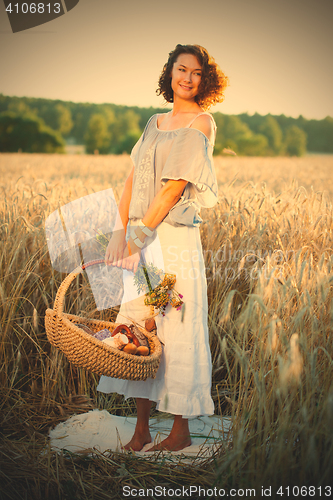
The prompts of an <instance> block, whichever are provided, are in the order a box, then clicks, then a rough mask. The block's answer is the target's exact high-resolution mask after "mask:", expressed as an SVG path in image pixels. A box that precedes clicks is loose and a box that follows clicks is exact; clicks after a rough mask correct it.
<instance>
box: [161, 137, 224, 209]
mask: <svg viewBox="0 0 333 500" xmlns="http://www.w3.org/2000/svg"><path fill="white" fill-rule="evenodd" d="M169 179H173V180H179V179H184V180H186V181H188V182H189V183H190V185H187V186H186V188H185V189H186V190H187V191H188V192H189V191H191V192H192V197H193V194H194V195H195V198H196V201H197V202H198V203H199V204H200V206H201V207H213V206H214V205H215V204H216V203H217V198H218V187H217V181H216V175H215V169H214V162H213V146H212V145H211V144H210V143H209V141H208V139H207V137H206V136H205V134H203V133H202V132H200V130H197V129H191V128H184V129H182V130H181V131H180V132H179V133H178V135H177V137H176V139H175V141H174V143H173V145H172V147H171V150H170V153H169V155H168V158H167V160H166V162H165V164H164V167H163V170H162V174H161V182H162V184H165V183H166V181H167V180H169ZM184 201H185V200H184V198H183V199H182V200H180V201H179V202H178V203H179V204H181V203H180V202H183V203H184ZM176 205H177V204H176Z"/></svg>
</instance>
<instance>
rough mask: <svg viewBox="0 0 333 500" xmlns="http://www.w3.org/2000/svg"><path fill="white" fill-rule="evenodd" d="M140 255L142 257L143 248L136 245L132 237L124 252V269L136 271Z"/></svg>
mask: <svg viewBox="0 0 333 500" xmlns="http://www.w3.org/2000/svg"><path fill="white" fill-rule="evenodd" d="M140 257H141V248H139V247H138V246H136V244H135V243H134V241H133V238H132V237H130V239H129V240H128V242H127V246H126V248H125V250H124V253H123V260H122V264H121V267H122V268H123V269H127V270H128V271H133V273H136V271H137V269H138V265H139V262H140Z"/></svg>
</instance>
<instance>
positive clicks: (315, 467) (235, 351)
mask: <svg viewBox="0 0 333 500" xmlns="http://www.w3.org/2000/svg"><path fill="white" fill-rule="evenodd" d="M332 163H333V160H332V157H329V156H320V157H319V156H313V157H310V156H309V157H305V158H303V159H299V158H295V159H294V158H290V159H284V158H272V159H266V158H237V157H236V158H217V159H216V169H217V176H218V179H219V182H220V190H221V197H220V203H219V204H218V205H217V206H216V207H215V208H214V209H211V210H209V211H205V212H204V220H205V223H204V224H203V225H202V242H203V248H204V252H205V259H206V267H207V278H208V291H209V311H210V316H209V323H210V335H211V348H212V355H213V396H214V400H215V403H216V411H217V412H219V411H221V412H223V413H224V414H229V415H231V416H232V419H233V422H234V429H233V441H232V444H231V445H230V446H226V445H224V444H223V443H222V442H221V447H220V449H219V450H218V452H217V453H216V456H215V457H214V460H210V461H207V462H206V463H205V464H204V465H203V466H201V469H200V470H197V469H196V470H195V471H193V469H191V468H186V467H179V466H177V464H173V463H170V462H168V461H167V460H166V459H165V460H164V461H163V462H162V463H161V462H156V461H154V460H152V461H150V462H149V463H147V461H146V460H143V459H138V458H135V457H132V456H130V455H120V454H115V453H112V454H103V455H102V454H98V453H96V454H95V455H94V456H93V457H78V456H76V455H70V454H68V455H66V456H58V455H57V454H55V453H54V452H52V451H51V450H47V453H45V454H41V451H42V450H43V449H44V448H45V445H46V443H47V432H48V429H49V428H50V426H54V425H55V424H56V423H58V422H60V421H62V420H65V419H66V418H68V417H69V416H70V415H72V414H73V413H74V412H77V413H78V412H85V411H87V410H89V409H91V408H96V407H97V408H106V409H108V410H109V411H110V412H111V413H113V414H117V415H130V414H133V413H134V411H135V409H134V406H133V404H132V402H131V401H130V400H129V401H128V402H126V403H124V402H123V401H122V398H121V397H120V396H117V395H114V396H112V397H111V398H106V397H105V396H104V395H101V394H98V393H97V392H96V382H97V380H96V377H95V376H94V375H93V374H88V373H87V372H85V371H84V370H80V369H76V368H74V367H72V366H70V365H69V364H68V363H67V361H66V360H65V359H64V358H63V356H62V355H61V354H60V353H58V352H56V351H55V350H53V349H51V348H50V345H49V344H48V342H47V340H46V336H45V332H44V326H43V318H44V312H45V309H46V307H50V306H51V305H52V303H53V300H54V297H55V294H56V291H57V288H58V286H59V284H60V282H61V280H62V279H63V276H62V275H61V274H59V273H57V272H55V271H53V270H52V268H51V265H50V261H49V258H48V254H47V248H46V242H45V235H44V221H45V218H46V217H47V215H49V213H51V212H52V211H53V210H55V209H56V208H57V207H58V205H59V204H61V205H62V204H64V203H67V202H68V201H71V200H73V199H75V198H78V197H80V196H84V195H85V194H87V193H91V192H93V191H99V190H101V189H105V188H107V187H113V188H115V191H116V192H117V193H120V192H121V188H122V183H123V181H124V178H125V175H126V171H127V170H128V169H129V167H130V161H129V157H128V156H122V157H113V156H108V157H98V156H97V157H96V156H85V155H78V156H75V155H73V156H61V155H59V156H58V155H53V156H52V155H26V154H21V155H19V154H17V155H11V154H2V155H0V174H1V184H2V188H3V193H2V196H1V202H0V231H1V256H0V259H1V265H0V276H1V278H0V328H1V345H0V367H1V370H0V383H1V399H0V408H1V417H0V426H1V429H0V431H1V450H0V454H1V459H0V460H1V467H0V478H1V481H0V493H1V495H2V497H1V498H4V499H5V498H6V499H7V498H8V499H17V498H22V499H25V498H27V499H39V498H40V499H55V498H66V499H71V500H72V499H76V498H77V499H81V498H82V499H88V498H89V499H92V498H96V499H97V498H98V499H103V498H122V495H121V489H122V486H123V485H125V484H131V485H133V486H134V487H137V488H138V487H148V486H149V487H153V486H155V485H157V484H159V485H169V487H172V486H174V485H175V484H177V485H184V486H186V485H190V484H196V485H201V486H203V487H206V488H209V487H213V486H218V487H224V488H226V489H228V488H230V487H238V488H251V487H252V488H257V495H259V492H260V487H261V485H265V486H266V487H268V486H272V487H273V491H274V488H275V489H277V487H278V486H281V485H284V486H292V485H298V486H301V485H308V486H310V485H313V486H316V487H318V486H322V487H324V486H325V485H328V484H330V482H331V471H332V470H333V385H332V380H333V348H332V325H333V312H332V311H333V307H332V305H333V293H332V285H333V274H332V266H333V257H332V229H333V224H332V205H331V203H330V196H332V193H333V189H332V180H331V174H330V169H332ZM237 172H238V180H237V179H236V180H235V179H234V176H235V174H236V173H237ZM293 179H296V182H292V181H293ZM263 183H265V185H263ZM298 186H300V187H298ZM311 186H313V189H311ZM323 191H325V193H324V194H323ZM91 304H92V301H91V296H90V294H89V289H88V286H87V284H86V282H85V281H84V279H82V278H78V279H77V281H76V282H75V284H74V285H73V286H72V289H71V294H70V297H69V299H68V300H67V304H66V308H67V311H68V312H73V313H75V314H77V313H81V312H82V311H84V310H87V308H90V309H91V307H92V305H91ZM112 313H113V314H114V311H113V312H112V311H111V312H110V314H111V315H112ZM315 498H316V497H315Z"/></svg>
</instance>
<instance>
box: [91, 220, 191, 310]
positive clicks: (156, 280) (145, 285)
mask: <svg viewBox="0 0 333 500" xmlns="http://www.w3.org/2000/svg"><path fill="white" fill-rule="evenodd" d="M95 232H96V233H97V236H96V241H97V242H98V243H99V244H100V245H101V246H102V248H103V249H104V250H106V248H107V246H108V243H109V238H107V236H106V235H105V234H103V233H102V231H101V230H99V229H98V230H95ZM134 283H135V285H136V287H137V291H138V294H139V293H140V292H142V291H144V292H145V293H146V298H145V304H146V306H151V307H153V308H155V309H157V310H158V312H159V313H161V314H162V315H163V316H165V309H166V307H167V305H168V304H170V305H171V306H172V307H175V308H176V309H177V311H182V318H183V315H184V307H185V304H184V302H183V301H182V298H183V296H182V295H181V294H180V293H178V292H177V291H176V290H175V289H174V286H175V283H176V275H175V274H169V273H163V271H162V270H160V269H157V267H155V266H154V265H153V264H143V263H140V264H139V266H138V269H137V271H136V273H135V275H134Z"/></svg>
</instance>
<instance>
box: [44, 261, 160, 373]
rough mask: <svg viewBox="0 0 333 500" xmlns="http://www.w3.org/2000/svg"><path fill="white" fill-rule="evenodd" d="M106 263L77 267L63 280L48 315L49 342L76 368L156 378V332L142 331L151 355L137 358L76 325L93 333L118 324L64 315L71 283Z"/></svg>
mask: <svg viewBox="0 0 333 500" xmlns="http://www.w3.org/2000/svg"><path fill="white" fill-rule="evenodd" d="M103 262H104V261H103V260H97V261H93V262H89V263H87V264H84V265H83V266H80V267H77V268H76V269H75V270H74V271H72V272H71V273H70V274H69V275H68V276H67V277H66V278H65V279H64V281H63V282H62V283H61V285H60V287H59V290H58V292H57V295H56V298H55V301H54V308H53V309H47V310H46V313H45V328H46V335H47V337H48V339H49V341H50V343H51V344H52V345H53V346H55V347H57V348H58V349H60V350H61V351H62V352H63V353H64V354H65V356H66V357H67V358H68V360H69V361H70V362H71V363H73V364H74V365H75V366H81V367H83V368H86V369H87V370H90V371H92V372H94V373H97V374H99V375H107V376H109V377H115V378H121V379H125V380H146V379H147V378H148V377H150V378H155V376H156V372H157V369H158V366H159V363H160V359H161V354H162V348H161V343H160V341H159V340H158V338H157V335H156V330H154V331H152V332H148V331H147V330H146V329H144V328H140V330H141V331H142V332H143V333H144V335H145V336H146V337H147V340H148V342H149V347H150V355H149V356H135V355H132V354H127V353H125V352H123V351H120V350H118V349H115V348H113V347H111V346H109V345H107V344H105V343H104V342H101V341H100V340H97V339H96V338H95V337H93V336H92V335H90V334H89V333H86V332H85V331H84V330H82V329H81V328H79V327H78V326H76V325H75V323H81V324H84V325H86V326H88V327H89V328H90V329H91V330H93V331H94V332H98V331H99V330H103V328H107V329H108V330H110V331H111V332H112V331H113V330H114V329H115V328H116V326H117V325H118V324H117V323H111V322H109V321H100V320H95V319H88V318H82V317H79V316H75V315H74V314H67V313H64V312H63V304H64V297H65V293H66V292H67V290H68V287H69V285H70V284H71V283H72V281H73V280H74V279H75V278H76V277H77V276H78V275H79V274H80V273H82V272H83V270H84V269H85V268H87V267H89V266H92V265H94V264H101V263H103Z"/></svg>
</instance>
